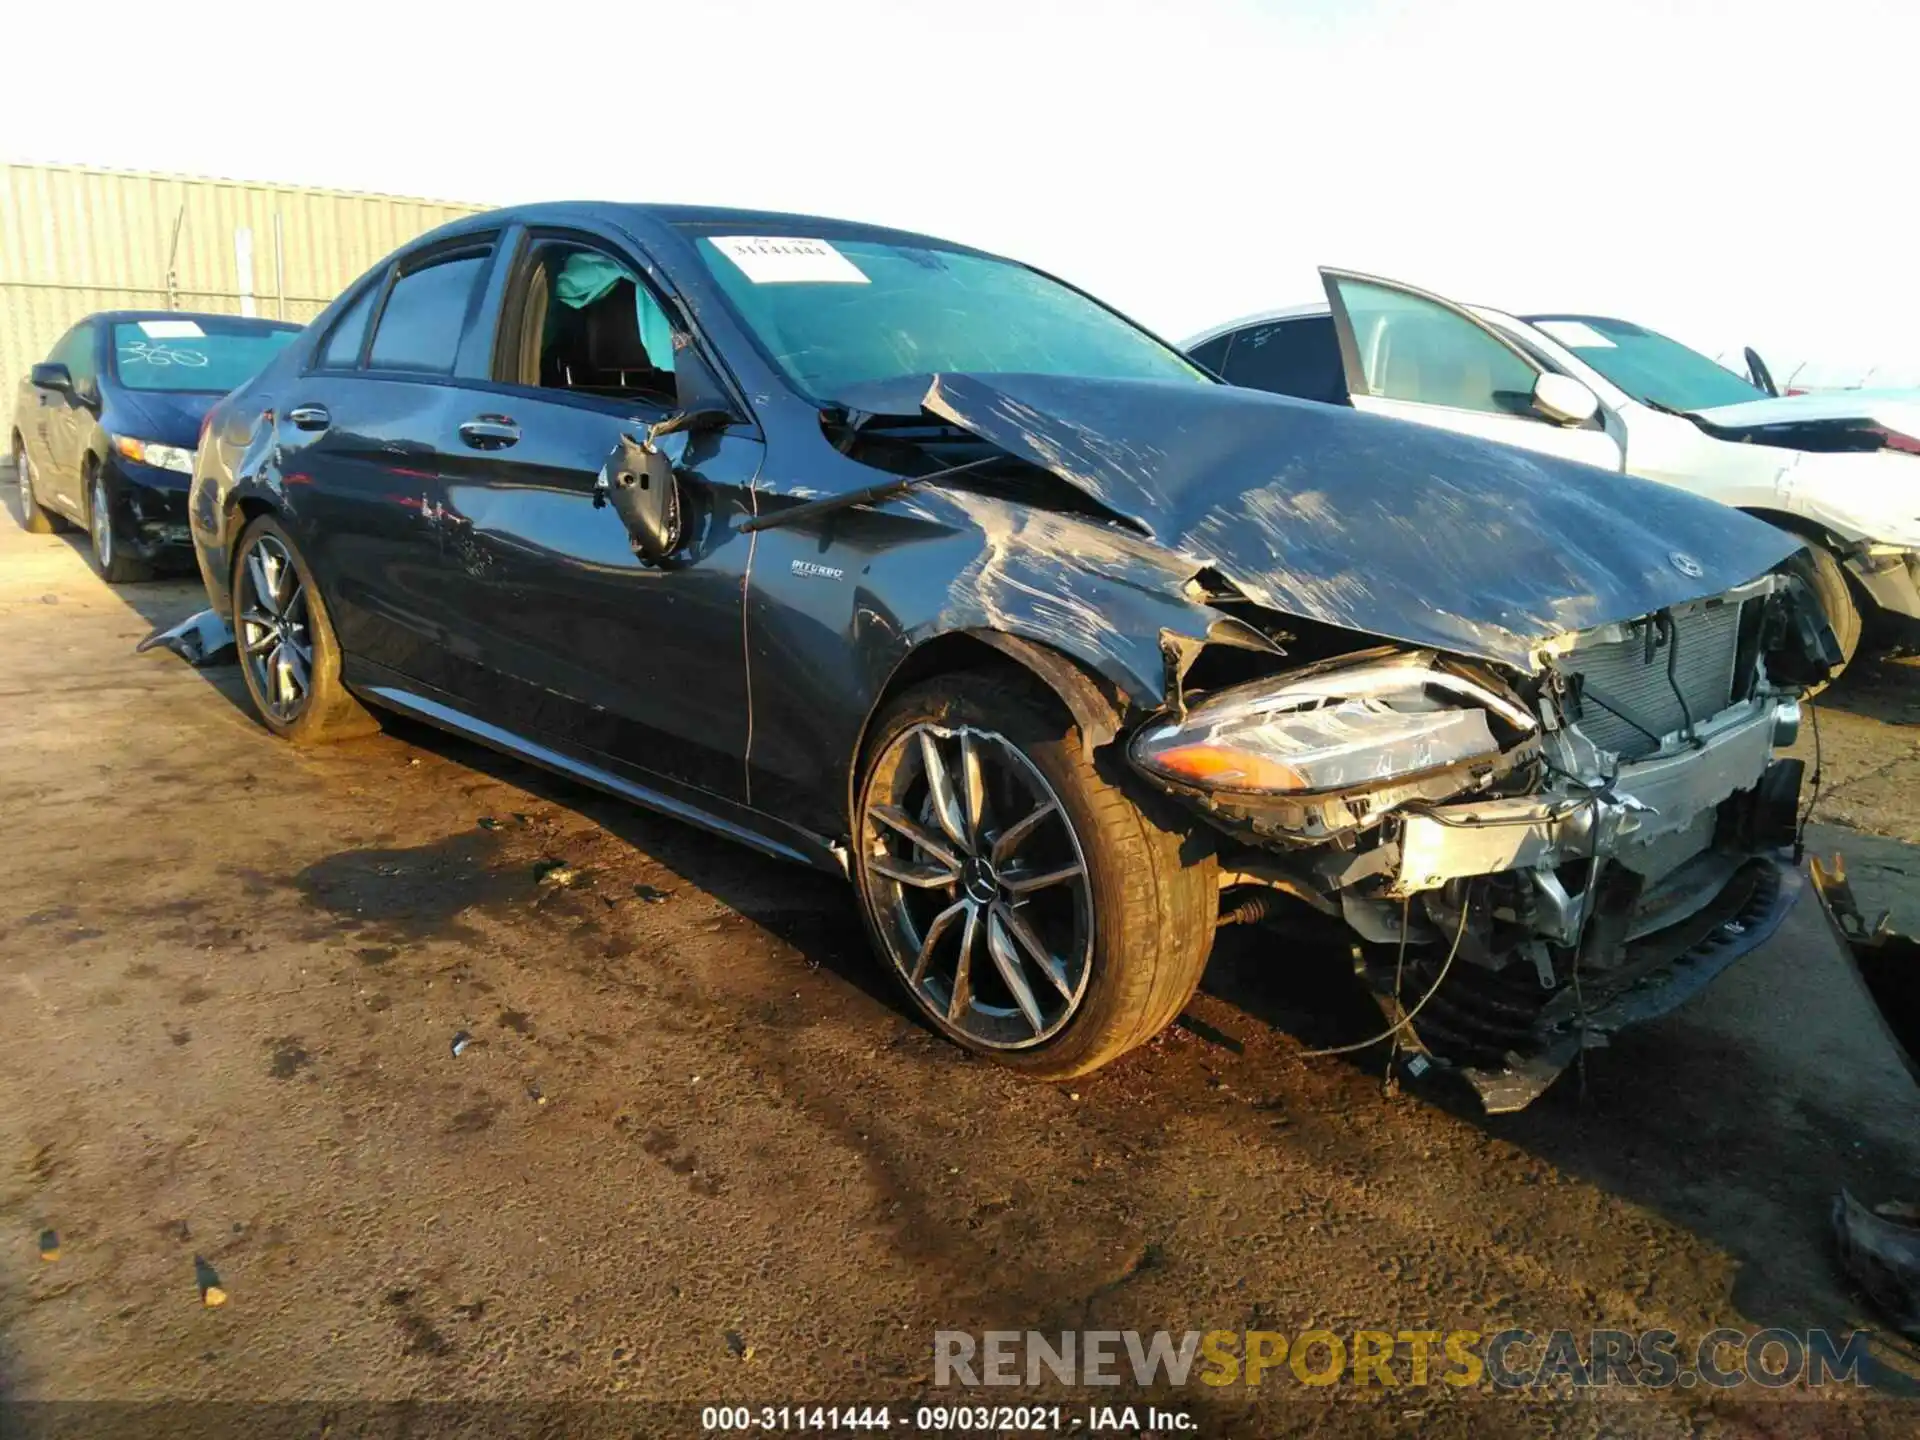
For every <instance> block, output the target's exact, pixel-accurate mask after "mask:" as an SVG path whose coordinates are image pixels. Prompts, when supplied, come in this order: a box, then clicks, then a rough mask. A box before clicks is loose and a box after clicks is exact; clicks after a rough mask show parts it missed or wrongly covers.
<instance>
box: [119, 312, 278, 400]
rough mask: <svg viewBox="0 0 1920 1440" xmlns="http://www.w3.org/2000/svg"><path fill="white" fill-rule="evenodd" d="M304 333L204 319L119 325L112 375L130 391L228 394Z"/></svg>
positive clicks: (124, 323)
mask: <svg viewBox="0 0 1920 1440" xmlns="http://www.w3.org/2000/svg"><path fill="white" fill-rule="evenodd" d="M299 334H300V329H299V327H298V326H289V327H286V328H284V329H283V328H279V327H266V326H261V325H250V324H246V323H243V322H239V321H228V322H223V321H220V320H216V319H211V318H208V317H205V316H195V317H193V318H191V319H189V318H186V317H184V316H178V317H169V318H167V319H162V320H130V321H119V322H116V323H115V325H114V327H113V373H114V378H115V379H117V380H118V381H119V382H120V383H121V384H122V385H123V386H125V387H126V388H127V389H129V390H182V391H201V392H207V393H214V394H221V395H224V394H226V393H227V391H229V390H234V389H238V388H239V387H240V386H242V385H244V384H246V383H247V381H249V380H251V379H252V378H253V377H254V376H255V375H258V374H259V373H260V372H261V370H263V369H265V368H266V366H267V363H268V362H269V361H271V360H272V359H273V357H274V356H276V355H278V354H279V353H280V352H281V351H282V350H284V349H286V348H287V346H288V345H290V344H292V343H293V341H294V339H295V337H297V336H298V335H299Z"/></svg>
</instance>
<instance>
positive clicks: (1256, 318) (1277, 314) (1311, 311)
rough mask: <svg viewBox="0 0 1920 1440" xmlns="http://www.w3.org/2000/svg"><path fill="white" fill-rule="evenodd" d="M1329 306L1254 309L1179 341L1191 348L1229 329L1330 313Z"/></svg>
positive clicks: (1318, 303) (1322, 301) (1183, 345)
mask: <svg viewBox="0 0 1920 1440" xmlns="http://www.w3.org/2000/svg"><path fill="white" fill-rule="evenodd" d="M1332 313H1333V312H1332V310H1331V308H1330V307H1329V306H1328V304H1327V302H1326V301H1324V300H1321V301H1319V302H1317V303H1315V304H1309V305H1287V306H1284V307H1282V308H1281V309H1278V310H1256V311H1254V313H1253V314H1251V315H1242V316H1240V317H1239V318H1238V319H1236V320H1228V321H1225V322H1223V323H1222V324H1219V325H1213V326H1209V327H1208V328H1207V329H1205V330H1202V331H1201V332H1200V333H1199V334H1197V335H1190V336H1188V337H1187V338H1186V339H1185V340H1182V341H1181V342H1180V348H1181V349H1182V350H1191V349H1193V348H1194V347H1195V346H1196V345H1204V344H1206V343H1207V341H1209V340H1213V339H1217V338H1218V337H1220V336H1222V335H1225V334H1226V333H1227V332H1228V331H1229V330H1244V329H1245V328H1246V327H1247V326H1249V325H1264V324H1266V323H1267V321H1269V320H1303V319H1305V318H1307V317H1308V316H1310V315H1330V314H1332Z"/></svg>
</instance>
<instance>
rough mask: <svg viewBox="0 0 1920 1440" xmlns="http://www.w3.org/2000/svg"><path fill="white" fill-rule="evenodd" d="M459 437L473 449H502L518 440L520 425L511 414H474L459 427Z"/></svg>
mask: <svg viewBox="0 0 1920 1440" xmlns="http://www.w3.org/2000/svg"><path fill="white" fill-rule="evenodd" d="M460 438H461V439H462V440H464V441H466V442H467V444H469V445H471V446H472V447H473V448H474V449H475V450H504V449H506V448H507V447H508V446H509V445H513V444H517V443H518V442H519V439H520V427H519V426H518V425H516V424H514V423H513V417H512V416H511V415H476V416H474V417H473V419H471V420H469V421H467V423H466V424H464V425H462V426H461V427H460Z"/></svg>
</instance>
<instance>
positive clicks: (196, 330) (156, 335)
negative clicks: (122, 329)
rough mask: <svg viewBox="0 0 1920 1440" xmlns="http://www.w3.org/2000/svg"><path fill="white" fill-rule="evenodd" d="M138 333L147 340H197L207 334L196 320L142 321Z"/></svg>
mask: <svg viewBox="0 0 1920 1440" xmlns="http://www.w3.org/2000/svg"><path fill="white" fill-rule="evenodd" d="M140 332H141V333H142V334H143V335H145V336H146V337H147V338H148V339H149V340H199V339H201V338H203V337H204V336H205V335H206V333H207V332H206V331H204V330H202V329H201V328H200V322H199V321H197V320H142V321H141V322H140Z"/></svg>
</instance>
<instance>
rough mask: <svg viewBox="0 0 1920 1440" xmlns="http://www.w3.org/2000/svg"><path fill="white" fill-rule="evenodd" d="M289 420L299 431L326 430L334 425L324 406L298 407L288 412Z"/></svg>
mask: <svg viewBox="0 0 1920 1440" xmlns="http://www.w3.org/2000/svg"><path fill="white" fill-rule="evenodd" d="M287 419H289V420H291V421H292V422H293V424H294V428H295V429H298V430H324V429H326V428H327V427H328V426H329V425H331V424H332V423H333V416H331V415H329V414H328V413H327V407H326V406H324V405H296V406H294V407H293V409H291V410H289V411H287Z"/></svg>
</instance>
